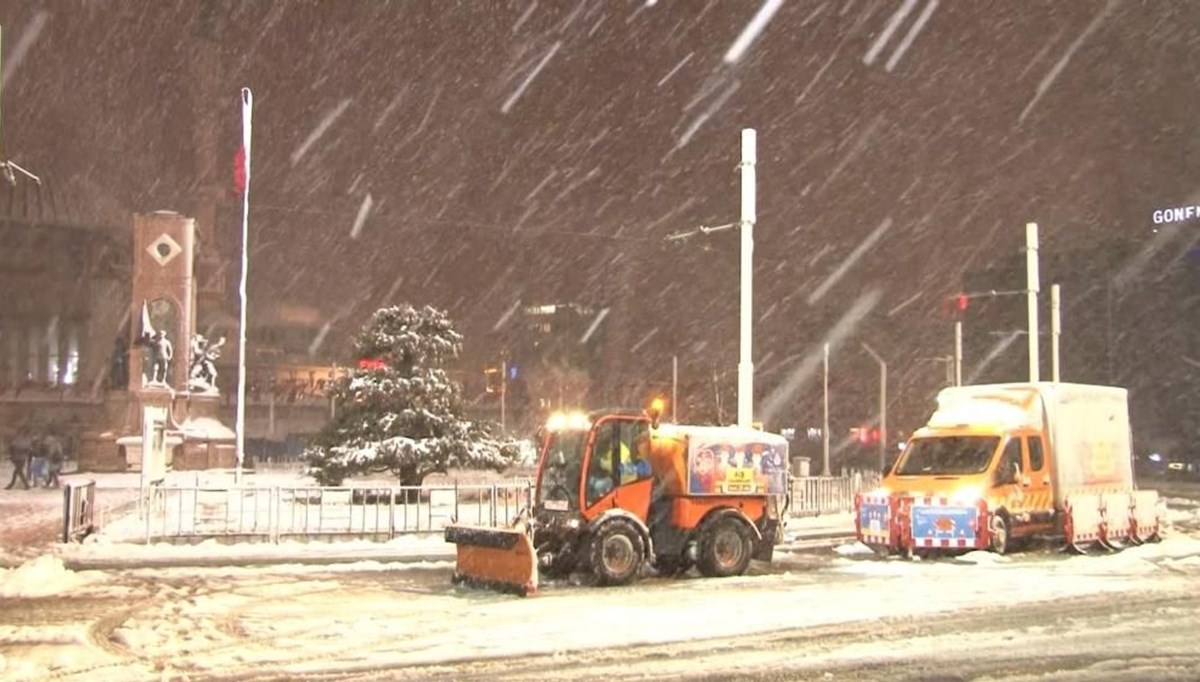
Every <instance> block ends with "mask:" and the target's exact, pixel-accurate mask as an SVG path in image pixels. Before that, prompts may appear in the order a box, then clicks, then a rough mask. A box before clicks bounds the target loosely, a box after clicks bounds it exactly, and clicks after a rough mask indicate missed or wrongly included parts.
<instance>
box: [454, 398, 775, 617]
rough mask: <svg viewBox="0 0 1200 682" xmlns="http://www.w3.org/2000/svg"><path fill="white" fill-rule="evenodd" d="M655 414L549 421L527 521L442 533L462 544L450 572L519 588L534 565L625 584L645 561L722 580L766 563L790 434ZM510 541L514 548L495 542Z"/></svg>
mask: <svg viewBox="0 0 1200 682" xmlns="http://www.w3.org/2000/svg"><path fill="white" fill-rule="evenodd" d="M658 413H659V412H658V410H656V409H651V410H650V411H649V412H642V411H606V412H596V413H592V414H582V413H579V414H571V415H565V414H564V415H555V416H554V417H552V418H551V419H550V420H549V421H548V423H547V424H546V427H545V430H544V438H543V441H542V450H541V457H540V460H539V463H538V469H537V482H536V483H537V485H536V488H535V494H534V499H533V506H532V510H531V515H530V516H531V518H530V519H529V522H528V523H527V524H524V525H522V526H520V527H518V528H514V529H482V528H469V527H451V528H449V529H447V531H446V539H447V540H448V541H450V542H454V543H456V544H457V545H458V556H459V565H458V568H457V571H456V577H457V578H459V579H462V580H467V581H471V582H476V583H484V584H489V585H500V586H504V585H506V584H507V585H508V586H509V587H511V588H516V589H517V591H520V592H522V593H525V592H529V591H531V589H535V588H536V585H537V571H538V570H540V571H542V572H543V573H544V574H545V575H546V576H548V577H555V576H560V577H561V576H566V575H569V574H571V573H572V572H575V571H587V572H590V573H591V574H593V575H594V576H595V578H596V580H597V582H599V583H600V584H604V585H623V584H627V583H629V582H632V581H633V580H635V579H636V578H637V577H638V576H639V574H640V573H641V570H642V568H643V566H645V565H646V564H652V565H653V566H654V567H655V568H656V570H657V571H658V572H659V573H660V574H677V573H682V572H684V571H686V570H688V569H689V568H691V567H692V566H695V567H696V568H697V569H698V570H699V572H700V573H701V574H702V575H705V576H710V577H722V576H733V575H741V574H742V573H744V572H745V571H746V569H747V568H748V567H749V564H750V561H751V559H752V558H754V559H760V560H767V561H769V560H770V559H771V555H772V551H773V548H774V545H775V544H776V542H777V541H778V539H779V538H780V537H781V535H782V532H781V528H780V522H779V519H780V516H781V514H782V513H783V511H784V509H785V504H786V502H785V500H786V489H787V480H786V477H787V466H786V463H787V461H788V460H787V441H786V440H785V439H783V438H782V437H781V436H777V435H774V434H769V433H764V432H761V431H756V430H753V429H739V428H735V427H709V426H682V425H672V424H665V425H659V424H658V422H657V418H658ZM516 536H521V537H516ZM510 542H511V543H515V544H519V545H522V546H521V547H512V548H500V547H493V546H492V545H508V544H510ZM484 555H486V557H485V556H484ZM531 558H536V563H535V565H533V566H532V567H531V568H529V569H527V568H526V567H529V566H530V564H531V563H533V562H531V561H530V559H531ZM524 570H529V571H530V573H531V575H529V576H528V577H527V576H526V575H525V574H524V573H522V571H524ZM526 578H528V579H526Z"/></svg>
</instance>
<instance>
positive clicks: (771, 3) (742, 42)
mask: <svg viewBox="0 0 1200 682" xmlns="http://www.w3.org/2000/svg"><path fill="white" fill-rule="evenodd" d="M782 6H783V0H767V1H766V2H764V3H763V5H762V7H760V8H758V12H757V13H755V15H754V18H752V19H751V20H750V23H748V24H746V28H744V29H742V33H741V35H739V36H738V37H737V40H734V41H733V44H732V45H730V46H729V50H728V51H726V52H725V63H726V64H736V63H737V62H738V61H740V60H741V58H742V56H744V55H745V54H746V50H749V49H750V46H751V45H752V44H753V43H754V41H755V40H757V39H758V36H759V34H760V33H762V32H763V29H765V28H766V27H767V24H768V23H770V21H771V17H774V16H775V13H776V12H778V11H779V8H780V7H782Z"/></svg>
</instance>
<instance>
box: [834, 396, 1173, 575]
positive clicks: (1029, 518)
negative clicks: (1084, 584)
mask: <svg viewBox="0 0 1200 682" xmlns="http://www.w3.org/2000/svg"><path fill="white" fill-rule="evenodd" d="M1131 446H1132V443H1131V435H1130V428H1129V405H1128V397H1127V392H1126V390H1125V389H1123V388H1117V387H1111V386H1091V385H1085V384H1070V383H1052V382H1038V383H1013V384H991V385H979V386H961V387H953V388H946V389H943V390H942V391H941V392H940V393H939V394H938V398H937V409H936V411H935V412H934V413H933V415H932V416H931V417H930V418H929V422H928V423H927V424H926V425H925V426H924V427H922V428H921V429H918V430H917V431H916V432H915V433H913V435H912V437H911V438H910V439H909V441H908V443H907V444H906V446H905V448H904V452H903V453H901V454H900V456H899V457H898V458H897V460H896V461H895V463H894V464H893V465H892V468H891V469H890V470H889V471H888V472H887V475H886V476H885V477H884V479H883V483H882V489H881V490H878V491H875V492H872V493H867V494H861V495H859V496H857V497H856V499H855V518H856V528H857V534H858V539H859V541H860V542H862V543H863V544H865V545H867V546H869V547H871V548H872V549H874V550H875V551H876V553H878V554H891V553H900V554H905V555H912V554H927V553H936V552H961V551H966V550H972V549H991V550H992V551H994V552H996V553H998V554H1005V553H1007V552H1008V551H1009V550H1010V549H1011V548H1012V547H1013V546H1014V544H1016V543H1020V542H1023V541H1025V540H1027V539H1030V538H1063V539H1064V540H1065V543H1066V544H1067V545H1068V546H1069V547H1072V548H1075V549H1077V550H1084V549H1086V548H1087V547H1090V546H1092V545H1102V546H1105V547H1108V548H1110V549H1111V548H1117V547H1119V546H1120V545H1121V544H1122V543H1126V542H1134V543H1140V542H1146V541H1152V540H1155V539H1157V537H1158V532H1159V515H1158V494H1157V493H1156V492H1155V491H1153V490H1138V489H1137V487H1136V485H1135V484H1134V479H1133V464H1132V457H1131Z"/></svg>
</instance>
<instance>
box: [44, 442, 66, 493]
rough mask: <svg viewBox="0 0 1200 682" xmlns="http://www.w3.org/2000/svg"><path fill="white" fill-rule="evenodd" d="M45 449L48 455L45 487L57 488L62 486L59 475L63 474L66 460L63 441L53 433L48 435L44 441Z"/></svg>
mask: <svg viewBox="0 0 1200 682" xmlns="http://www.w3.org/2000/svg"><path fill="white" fill-rule="evenodd" d="M43 448H44V450H45V453H46V483H45V484H44V487H46V488H57V487H59V486H60V485H61V483H60V482H59V480H58V474H59V473H61V472H62V466H63V459H64V458H63V446H62V441H60V440H59V439H58V436H55V435H54V434H53V433H48V434H46V437H45V438H44V439H43Z"/></svg>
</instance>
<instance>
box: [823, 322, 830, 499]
mask: <svg viewBox="0 0 1200 682" xmlns="http://www.w3.org/2000/svg"><path fill="white" fill-rule="evenodd" d="M823 381H824V395H825V400H824V405H825V416H824V418H823V420H822V422H821V438H822V439H823V440H822V444H821V475H822V476H828V475H829V344H828V343H827V344H825V371H824V379H823Z"/></svg>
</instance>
